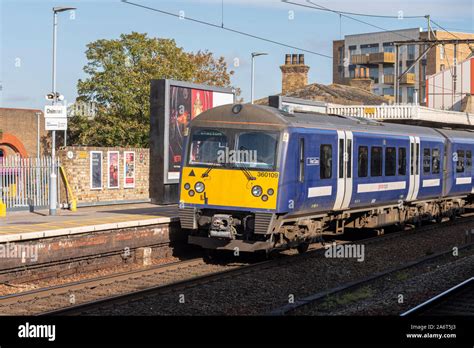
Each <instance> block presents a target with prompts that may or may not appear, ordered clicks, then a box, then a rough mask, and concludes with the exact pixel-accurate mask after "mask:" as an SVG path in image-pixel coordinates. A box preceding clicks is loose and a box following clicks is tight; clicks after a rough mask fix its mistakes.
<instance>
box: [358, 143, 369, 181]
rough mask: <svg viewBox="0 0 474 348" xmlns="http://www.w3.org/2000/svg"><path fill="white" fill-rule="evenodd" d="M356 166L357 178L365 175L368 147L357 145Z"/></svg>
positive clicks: (367, 162) (367, 165)
mask: <svg viewBox="0 0 474 348" xmlns="http://www.w3.org/2000/svg"><path fill="white" fill-rule="evenodd" d="M357 167H358V175H359V178H365V177H367V172H368V167H369V149H368V147H367V146H359V160H358V163H357Z"/></svg>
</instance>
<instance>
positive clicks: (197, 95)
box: [191, 89, 212, 118]
mask: <svg viewBox="0 0 474 348" xmlns="http://www.w3.org/2000/svg"><path fill="white" fill-rule="evenodd" d="M210 108H212V92H211V91H203V90H201V89H193V90H192V96H191V118H194V117H196V116H197V115H199V114H200V113H201V112H203V111H206V110H208V109H210Z"/></svg>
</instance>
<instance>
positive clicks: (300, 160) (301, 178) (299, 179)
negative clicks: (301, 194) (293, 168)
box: [298, 139, 304, 182]
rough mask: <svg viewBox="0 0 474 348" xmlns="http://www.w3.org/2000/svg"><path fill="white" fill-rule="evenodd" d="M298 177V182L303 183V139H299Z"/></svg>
mask: <svg viewBox="0 0 474 348" xmlns="http://www.w3.org/2000/svg"><path fill="white" fill-rule="evenodd" d="M298 162H299V173H298V174H299V175H298V181H299V182H303V181H304V139H300V151H299V160H298Z"/></svg>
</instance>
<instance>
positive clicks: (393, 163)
mask: <svg viewBox="0 0 474 348" xmlns="http://www.w3.org/2000/svg"><path fill="white" fill-rule="evenodd" d="M396 169H397V151H396V149H395V148H394V147H387V148H385V175H386V176H394V175H395V171H396Z"/></svg>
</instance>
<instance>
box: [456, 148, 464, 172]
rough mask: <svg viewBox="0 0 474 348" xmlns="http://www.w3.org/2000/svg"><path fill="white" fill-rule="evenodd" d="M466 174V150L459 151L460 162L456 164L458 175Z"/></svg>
mask: <svg viewBox="0 0 474 348" xmlns="http://www.w3.org/2000/svg"><path fill="white" fill-rule="evenodd" d="M463 172H464V150H458V161H457V162H456V173H463Z"/></svg>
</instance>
